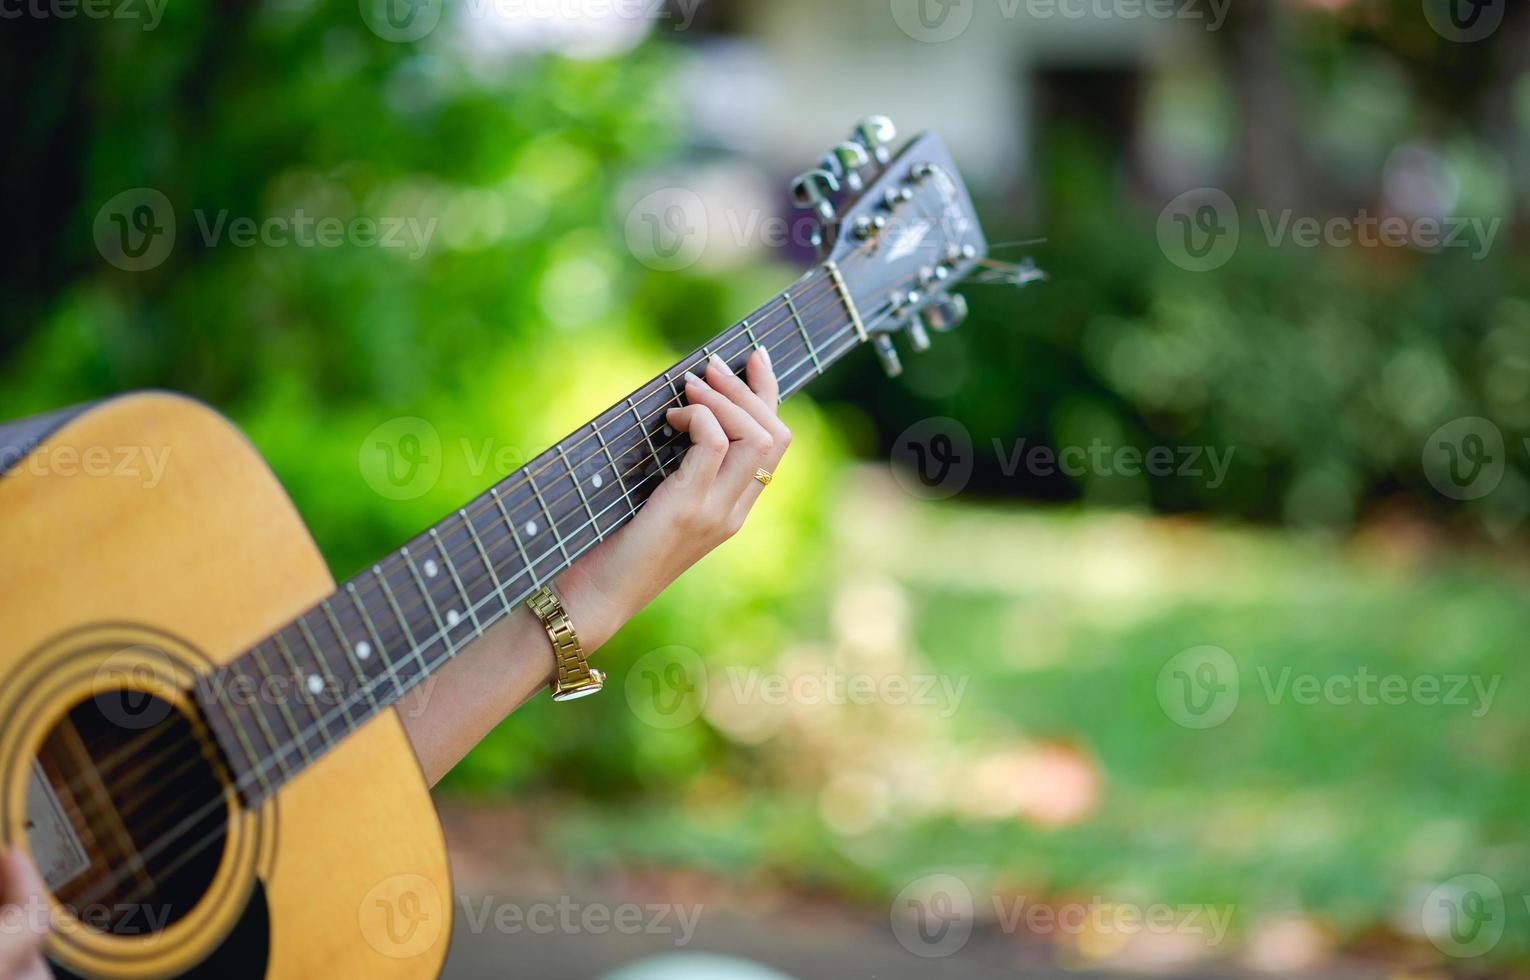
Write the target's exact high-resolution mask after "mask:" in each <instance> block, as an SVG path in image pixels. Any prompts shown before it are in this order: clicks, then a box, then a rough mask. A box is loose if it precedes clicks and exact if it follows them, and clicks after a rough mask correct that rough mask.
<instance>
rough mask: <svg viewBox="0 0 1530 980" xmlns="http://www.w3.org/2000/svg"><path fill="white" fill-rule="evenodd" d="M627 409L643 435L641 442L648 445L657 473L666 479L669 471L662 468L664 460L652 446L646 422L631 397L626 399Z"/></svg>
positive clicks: (656, 448) (651, 438)
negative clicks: (630, 411) (630, 410)
mask: <svg viewBox="0 0 1530 980" xmlns="http://www.w3.org/2000/svg"><path fill="white" fill-rule="evenodd" d="M627 407H628V408H630V409H632V417H633V418H635V419H637V428H638V431H639V432H641V433H643V441H644V442H646V443H648V455H650V456H652V457H653V461H654V463H655V464H656V465H657V466H658V467H659V472H660V473H661V474H663V475H664V476H666V477H668V476H669V470H666V469H665V468H664V460H662V459H660V458H659V450H658V447H656V446H655V445H654V444H653V436H652V435H651V434H649V432H648V421H647V420H646V419H644V418H643V413H642V412H639V411H638V407H637V405H636V404H635V403H634V402H633V401H632V399H631V397H628V399H627Z"/></svg>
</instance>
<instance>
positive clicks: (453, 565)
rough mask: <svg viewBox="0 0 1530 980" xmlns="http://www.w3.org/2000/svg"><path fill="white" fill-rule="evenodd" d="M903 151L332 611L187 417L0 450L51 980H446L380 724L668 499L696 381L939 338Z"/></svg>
mask: <svg viewBox="0 0 1530 980" xmlns="http://www.w3.org/2000/svg"><path fill="white" fill-rule="evenodd" d="M893 138H894V133H893V130H892V126H891V124H890V123H889V122H888V121H887V120H886V119H885V118H882V117H872V118H870V119H868V120H866V121H865V122H863V123H862V124H861V125H860V126H859V127H857V129H856V132H855V136H854V139H853V140H852V141H849V142H845V143H842V144H840V145H838V146H836V147H835V148H834V149H833V151H831V152H830V153H829V154H828V155H827V156H826V157H825V158H824V160H823V163H822V165H821V167H820V168H819V169H815V170H811V171H809V172H808V173H805V174H803V175H802V176H801V177H799V178H798V179H797V181H796V182H795V184H794V186H793V193H794V197H795V199H796V201H797V203H798V204H799V205H801V206H803V207H805V208H807V209H810V210H811V211H812V212H814V213H815V214H816V216H817V217H818V218H820V219H821V221H817V222H815V227H817V228H818V233H817V235H816V236H815V237H816V239H817V241H818V243H819V245H820V255H819V259H818V261H817V263H816V265H814V266H813V267H812V268H811V270H810V271H809V272H807V273H806V274H805V275H804V276H802V278H801V279H799V280H798V281H797V282H795V283H794V284H793V285H792V286H791V288H790V289H788V290H786V291H784V292H782V293H780V294H779V295H777V296H775V297H773V298H772V299H771V300H770V301H769V302H767V303H765V304H764V305H763V306H761V307H760V308H759V309H757V310H755V311H754V312H752V313H750V314H749V315H748V316H747V317H745V318H744V319H742V320H740V321H738V322H737V323H735V324H733V325H732V326H730V327H728V328H727V329H726V330H723V331H722V332H721V333H719V334H718V335H717V336H715V337H714V338H713V339H712V340H710V341H709V342H708V343H706V344H705V345H703V346H702V347H701V348H699V349H698V350H695V351H692V352H691V353H690V354H688V355H687V356H686V357H684V358H683V359H681V360H680V362H679V363H677V364H675V365H674V366H673V367H671V368H669V369H668V370H666V371H664V372H663V373H662V374H660V375H658V377H656V378H654V379H653V380H651V381H649V382H648V383H647V384H645V385H643V386H642V387H640V388H638V389H637V390H636V391H634V392H633V393H632V394H631V395H630V396H628V397H627V398H624V399H622V400H621V401H620V402H618V403H617V404H615V405H612V406H611V407H610V408H608V409H606V410H605V411H604V412H601V413H600V415H598V416H597V417H596V418H594V419H593V420H591V421H590V422H588V423H587V424H585V425H584V426H582V427H581V428H579V429H578V430H576V431H575V432H574V433H573V434H572V435H570V436H569V437H568V438H566V439H564V440H563V441H561V442H559V443H558V444H557V445H555V446H553V447H552V448H551V449H549V450H548V451H547V452H546V453H544V454H542V455H541V456H539V457H538V458H537V459H535V460H533V461H532V462H531V463H529V464H528V465H527V466H525V467H524V468H522V469H521V470H519V471H517V472H515V473H513V474H511V475H510V476H509V477H507V478H506V479H504V480H503V481H501V482H499V483H498V484H496V485H495V486H493V487H490V488H489V489H488V490H487V491H486V492H485V493H483V494H482V495H481V496H479V497H478V498H477V499H475V500H472V501H471V502H469V503H467V504H466V505H465V506H463V507H462V508H461V509H459V510H457V511H456V512H454V513H452V514H449V515H447V516H446V518H445V519H444V520H442V521H441V522H440V523H438V524H436V525H435V526H433V527H431V528H429V529H428V530H426V531H425V532H424V533H422V534H420V535H419V536H417V537H416V538H415V539H414V540H412V541H410V542H409V543H408V544H407V545H406V546H404V547H401V548H399V549H398V550H397V551H396V552H394V553H392V554H390V555H388V556H386V557H384V558H382V559H380V560H379V561H378V562H377V563H376V564H374V565H371V566H369V567H368V568H366V569H365V570H363V571H362V572H361V573H360V574H359V575H357V576H356V577H355V578H352V579H351V580H349V581H347V582H345V583H343V584H342V585H340V586H338V587H337V586H336V585H335V583H334V581H333V580H332V579H331V577H330V575H329V572H328V571H327V569H326V567H325V563H324V560H323V559H322V558H321V557H320V555H319V553H318V550H317V549H316V547H315V546H314V543H313V540H312V539H311V538H310V536H309V534H308V532H307V530H306V529H305V528H304V525H303V521H302V519H301V518H300V517H299V516H298V514H297V512H296V511H295V510H294V508H293V505H292V503H291V502H290V501H289V500H288V498H287V496H286V494H285V493H284V492H283V490H282V488H281V486H280V485H279V484H278V483H277V481H276V479H275V477H274V476H273V475H272V473H271V471H270V470H269V469H268V468H267V467H266V465H265V463H264V462H263V461H262V460H261V458H260V456H259V455H258V454H257V453H256V452H255V450H254V449H253V448H252V447H251V446H250V444H249V443H248V442H246V441H245V440H244V438H243V437H242V436H241V435H240V434H239V432H238V431H236V430H235V429H234V428H233V427H232V426H231V425H230V424H229V423H228V422H227V421H226V420H224V419H223V418H222V417H221V416H219V415H218V414H216V413H215V412H213V411H212V410H210V409H208V408H207V407H205V406H203V405H200V404H198V403H196V402H194V401H191V400H189V399H187V398H184V397H181V396H177V395H173V394H166V393H159V392H148V393H137V394H128V395H124V396H121V397H116V398H111V399H109V400H106V401H102V402H97V403H94V404H91V405H87V406H84V407H77V408H72V409H68V410H65V411H60V412H56V413H53V414H49V415H45V416H40V417H36V418H32V419H28V420H24V421H21V422H16V423H12V424H10V425H7V426H3V427H0V467H3V475H0V547H3V549H4V552H5V555H6V561H5V562H4V563H0V836H3V839H4V841H5V842H6V843H7V844H8V845H12V846H20V847H21V848H22V849H23V850H24V851H25V852H26V853H27V854H28V855H29V856H30V857H31V858H32V859H33V861H34V862H35V863H36V865H37V866H38V868H39V870H40V872H41V874H42V876H43V878H44V881H45V882H46V885H47V888H48V890H49V895H48V898H47V901H48V904H49V907H50V908H49V912H50V914H51V916H52V920H51V921H52V924H53V934H52V938H51V940H50V944H49V949H48V956H49V959H50V961H51V963H52V965H53V966H54V968H55V970H56V971H57V972H58V973H59V974H60V975H64V976H70V975H78V976H87V977H114V978H116V977H121V978H137V977H169V976H181V975H205V976H214V977H232V976H275V977H310V976H358V977H389V976H405V975H408V976H424V975H434V974H436V973H437V972H439V970H440V967H441V964H442V961H443V959H444V958H445V955H446V948H447V944H448V940H449V937H450V932H451V906H452V900H451V895H452V883H451V877H450V874H449V870H448V866H447V855H446V849H445V846H444V844H443V840H442V834H441V829H440V825H439V823H438V821H437V818H436V814H435V810H434V808H433V807H432V805H431V798H430V794H429V792H428V788H427V786H426V782H425V780H424V778H423V776H422V774H421V772H420V770H419V767H418V764H417V763H416V761H415V756H414V753H413V751H412V750H411V747H410V743H409V742H408V741H407V739H406V737H405V733H404V730H403V728H402V726H401V725H400V722H399V720H398V717H397V715H396V713H395V710H394V708H393V707H392V705H393V704H394V703H395V702H396V701H397V700H398V699H399V698H400V697H401V696H402V695H403V694H404V693H405V692H407V691H409V690H410V689H411V688H412V687H414V686H415V685H417V684H419V683H421V681H422V680H423V679H425V678H426V677H427V676H428V675H429V674H430V673H431V671H433V670H435V669H436V668H438V667H440V666H441V665H442V664H444V663H446V662H447V661H449V660H450V659H451V658H452V656H453V655H454V654H455V653H456V651H458V650H460V649H461V648H463V647H464V646H465V645H467V644H468V643H469V642H470V641H471V640H473V639H474V638H475V637H476V636H478V635H479V634H480V633H482V632H483V631H484V630H485V629H487V628H488V626H489V625H490V624H491V623H493V622H494V621H495V620H497V619H498V618H499V617H501V616H504V615H506V614H507V613H508V612H509V611H511V610H514V609H515V608H516V607H517V606H518V604H520V603H521V602H523V601H524V600H525V599H526V598H527V597H528V596H529V595H530V594H531V593H532V592H533V591H534V589H535V588H536V587H537V586H538V585H539V584H540V583H543V582H547V581H549V580H551V579H552V578H553V577H554V576H555V575H556V574H557V573H558V572H559V571H560V570H562V569H564V568H565V567H566V566H568V565H569V564H570V563H571V562H573V561H574V560H575V559H577V558H578V557H579V556H580V555H581V554H583V553H584V552H585V551H587V550H588V549H589V548H591V547H592V546H593V545H594V544H595V543H596V542H598V541H600V540H602V539H603V538H605V537H606V536H607V535H609V534H611V533H613V532H614V531H616V530H617V529H619V528H621V527H622V526H623V525H624V524H625V523H626V522H627V521H628V520H629V519H630V518H631V517H632V516H633V515H634V514H635V513H636V512H637V510H638V508H640V507H641V506H643V503H644V501H645V500H646V499H647V498H648V496H649V494H650V493H651V492H652V491H653V490H654V489H655V487H656V486H657V485H658V484H659V482H660V481H661V480H662V479H663V478H664V477H665V476H666V475H667V474H669V473H671V472H673V471H674V470H675V468H676V466H677V465H678V463H679V460H680V457H681V456H682V455H683V454H684V453H685V451H686V447H687V445H688V443H687V440H686V439H685V438H684V437H683V436H681V435H679V434H677V433H675V432H673V431H672V430H670V429H668V428H667V427H666V426H665V424H664V413H665V410H666V409H668V408H671V407H674V406H675V405H677V404H679V403H681V402H682V400H683V395H682V384H683V382H682V375H683V373H684V372H685V371H686V370H688V369H692V368H694V369H696V370H698V371H699V370H701V368H702V366H703V364H704V362H705V360H706V358H707V357H708V356H709V355H711V354H713V353H716V354H718V355H720V356H721V357H722V358H723V359H724V360H725V361H726V362H727V363H728V364H730V365H733V366H734V368H735V370H739V371H741V370H742V366H743V363H744V359H745V358H746V357H747V355H748V354H749V352H750V351H751V350H752V349H753V348H754V347H755V346H756V345H763V346H765V347H766V348H768V349H769V351H770V355H771V361H772V363H773V364H774V365H775V366H776V370H777V374H778V377H779V379H780V383H781V391H782V397H783V398H785V397H786V396H787V395H789V394H791V393H793V392H796V391H798V390H799V389H801V388H802V387H803V386H805V385H806V384H807V383H808V382H809V381H811V380H812V379H814V378H816V377H818V376H819V375H821V374H822V373H823V372H825V371H827V370H828V369H829V368H830V367H831V366H832V365H833V364H834V363H835V362H836V361H838V360H839V359H840V358H842V357H844V356H845V355H847V354H849V353H850V352H851V351H852V350H855V349H856V348H857V347H860V346H861V345H863V344H869V345H871V346H873V347H874V348H875V350H876V352H877V354H878V355H879V356H880V357H881V359H882V361H883V363H884V366H885V367H886V368H887V369H888V370H889V371H891V372H894V373H896V371H897V370H898V360H897V352H896V350H895V348H894V346H893V343H892V335H893V334H896V333H904V334H906V335H907V339H908V341H909V342H910V344H911V345H912V347H913V348H914V349H915V350H921V349H923V348H925V347H927V346H928V345H929V343H930V337H929V333H928V330H927V328H928V329H933V330H936V331H943V330H949V329H951V328H952V327H954V326H956V324H957V323H958V322H959V321H960V320H961V319H962V317H963V315H964V314H965V305H964V303H963V302H962V300H961V299H960V297H958V296H956V295H955V294H952V293H949V292H948V290H949V288H950V287H951V286H952V285H953V284H954V283H956V282H958V281H959V280H961V279H962V278H963V277H964V276H966V275H967V274H968V273H970V272H971V271H972V270H973V269H974V268H975V267H976V266H977V265H979V264H980V263H982V262H983V260H984V257H985V255H986V248H987V247H986V243H985V242H984V239H983V235H982V232H981V230H980V228H979V226H978V223H977V220H976V218H975V216H974V213H973V208H972V202H971V200H970V199H969V197H968V194H967V191H966V189H965V188H964V186H963V185H962V182H961V180H960V179H959V177H958V175H957V170H956V167H955V166H954V164H953V163H952V161H951V159H950V157H949V156H948V154H947V152H946V150H945V148H944V147H943V146H942V144H941V143H940V141H939V140H938V139H937V138H936V137H934V136H932V135H923V136H920V137H918V138H916V139H914V140H913V141H912V142H911V143H910V144H909V145H907V146H906V147H905V148H903V150H902V151H901V152H899V153H898V154H897V155H896V156H894V155H893V154H892V152H891V141H892V140H893ZM129 446H134V447H152V448H153V450H154V451H155V454H156V460H157V462H159V463H160V464H161V466H162V471H159V472H156V474H155V476H156V478H155V479H153V480H145V479H143V478H142V472H143V467H142V466H138V467H125V466H124V465H123V463H124V462H125V460H123V459H122V452H121V447H129ZM124 470H127V471H130V472H132V473H134V474H137V475H134V476H122V475H119V474H121V473H122V472H123V471H124Z"/></svg>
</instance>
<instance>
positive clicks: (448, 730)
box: [398, 350, 791, 784]
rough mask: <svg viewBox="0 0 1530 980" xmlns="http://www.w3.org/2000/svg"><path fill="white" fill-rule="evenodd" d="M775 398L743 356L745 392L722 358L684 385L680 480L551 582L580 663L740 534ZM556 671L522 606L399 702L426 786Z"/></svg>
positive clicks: (677, 414) (778, 440)
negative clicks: (686, 446) (687, 443)
mask: <svg viewBox="0 0 1530 980" xmlns="http://www.w3.org/2000/svg"><path fill="white" fill-rule="evenodd" d="M777 392H778V389H777V386H776V380H775V376H774V374H773V373H772V372H771V370H770V361H769V358H768V356H767V355H766V354H765V353H764V351H763V350H762V351H758V352H756V353H755V354H754V355H753V356H751V358H750V359H749V384H748V385H746V384H745V383H744V382H743V381H741V380H739V379H738V378H737V377H735V376H734V375H733V373H732V372H731V371H729V370H728V368H727V366H726V365H724V364H723V363H722V362H721V361H714V363H712V364H710V365H709V366H708V370H707V379H706V380H705V381H703V380H702V379H700V378H697V377H694V376H688V381H687V385H686V394H687V396H688V397H689V399H690V402H691V404H689V405H687V406H685V407H684V408H679V409H673V410H671V411H670V412H669V414H668V416H667V419H668V421H669V424H670V425H672V426H673V427H674V428H675V429H676V430H678V431H681V432H685V433H686V434H687V435H688V436H689V437H690V439H691V441H692V448H691V449H690V450H689V451H688V452H687V454H686V457H685V460H684V462H683V463H682V465H681V468H680V470H679V472H677V473H673V474H671V475H670V476H669V477H668V478H667V479H666V480H665V481H664V482H663V483H662V484H661V485H660V486H659V488H658V490H657V491H655V493H654V494H653V496H652V497H651V498H650V499H649V500H648V502H647V503H646V504H645V505H644V507H643V508H642V510H640V511H639V512H638V514H637V516H636V517H634V518H633V519H632V521H631V522H630V523H628V524H627V525H626V526H625V527H623V528H622V529H621V530H619V531H617V532H616V533H615V534H614V535H612V536H611V537H609V538H607V539H606V540H605V541H603V542H601V544H599V545H598V546H596V547H595V548H594V549H592V550H591V551H590V552H589V553H588V554H586V555H584V556H582V557H581V558H580V559H579V560H578V561H576V562H575V563H574V564H573V565H572V566H571V567H570V568H569V569H568V570H567V571H566V572H564V573H563V574H562V575H560V576H559V577H558V579H557V581H556V582H555V583H554V584H553V587H554V589H555V591H557V593H558V595H559V598H560V599H562V601H563V608H564V611H565V612H567V613H568V617H569V621H570V622H571V623H572V624H573V627H574V630H575V632H576V633H577V634H578V637H579V642H580V645H581V646H582V647H583V648H584V652H585V653H586V655H588V654H592V653H594V652H595V651H596V650H597V649H599V648H600V647H601V646H602V645H603V644H604V643H605V642H606V641H607V640H609V639H610V638H611V636H612V634H614V633H615V632H616V631H617V630H618V629H620V628H621V627H622V625H623V624H624V623H626V622H627V620H628V619H630V618H631V617H632V616H633V615H634V614H635V613H636V612H637V611H638V610H639V609H642V608H643V607H644V606H646V605H647V604H648V603H649V602H651V601H652V600H653V598H654V597H655V596H657V595H658V594H659V593H660V592H661V591H663V590H664V589H665V588H666V587H667V586H668V585H669V584H670V583H671V582H673V581H674V580H675V579H676V578H678V577H679V575H680V574H681V573H682V572H684V571H685V570H686V569H687V568H689V567H691V565H693V564H695V562H696V561H697V560H698V559H699V558H701V556H702V555H704V554H706V553H707V552H708V551H710V550H711V549H712V548H714V547H716V546H717V545H718V544H720V543H721V542H722V541H724V540H726V539H727V538H728V537H730V536H732V535H733V533H734V532H736V531H737V530H738V528H739V526H740V525H741V524H742V523H743V520H744V517H745V515H747V514H748V512H749V509H750V507H751V506H752V505H753V504H754V502H755V500H756V499H757V498H758V496H759V493H760V491H761V490H762V489H763V487H764V481H762V480H759V479H758V478H757V477H756V474H757V473H759V472H760V471H761V469H762V467H774V466H775V465H776V464H777V463H778V462H779V461H780V459H781V455H782V454H783V453H784V452H785V451H786V447H787V445H788V444H789V442H790V441H791V433H790V432H788V431H787V430H786V427H785V426H783V425H781V423H780V420H779V419H778V418H776V416H775V406H776V404H777ZM765 472H767V473H768V472H769V470H768V469H766V470H765ZM553 668H554V657H553V649H552V643H551V641H550V640H549V639H548V636H547V632H546V631H545V630H544V628H543V626H542V624H541V623H540V622H539V621H538V620H537V618H536V617H535V616H534V615H533V614H532V612H531V610H529V609H527V608H525V607H521V608H519V609H516V610H514V611H513V612H511V613H510V614H509V615H507V616H506V617H505V618H503V619H501V620H500V621H499V622H498V623H495V624H494V625H493V626H492V627H490V628H489V629H488V630H487V631H485V633H484V635H483V636H481V637H479V638H478V639H477V640H475V641H473V642H472V643H470V644H468V646H467V647H465V648H464V649H463V650H462V651H460V652H459V653H458V654H457V655H456V656H455V657H454V658H453V659H452V660H451V662H449V663H447V664H445V665H443V666H442V667H441V668H440V669H438V670H436V671H435V672H433V673H432V674H431V676H430V677H429V678H427V679H426V680H425V681H424V683H422V684H421V685H420V686H419V687H417V688H415V689H414V690H412V691H410V692H409V693H408V694H407V695H405V696H404V698H403V699H402V700H400V702H399V706H398V707H399V714H400V716H401V718H402V719H403V722H404V730H405V731H406V732H407V733H408V735H409V739H410V741H411V742H412V743H413V744H414V750H415V753H416V754H417V755H418V756H419V759H420V765H421V767H422V768H423V769H424V770H425V775H426V777H427V778H428V779H429V780H430V782H431V783H432V784H434V783H436V782H437V781H438V780H440V778H441V777H442V776H444V775H446V773H447V772H448V771H449V770H450V769H451V767H452V766H454V765H456V764H457V762H458V761H460V760H461V759H462V757H463V756H464V755H466V754H467V753H468V750H469V749H471V748H472V747H473V746H474V745H476V744H477V743H478V741H479V740H480V739H482V738H483V737H484V736H485V735H487V734H488V733H489V731H490V730H492V729H493V728H494V726H495V725H497V724H499V722H500V721H501V720H502V719H504V717H505V716H506V715H508V714H509V713H510V712H512V711H514V710H515V709H516V708H518V707H520V706H521V705H522V704H524V703H526V701H528V700H529V699H530V698H532V697H533V696H535V695H536V694H537V693H538V692H540V691H542V690H544V689H545V688H546V687H547V684H548V682H549V681H550V680H551V678H552V675H553Z"/></svg>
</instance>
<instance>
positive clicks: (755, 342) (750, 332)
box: [742, 317, 760, 347]
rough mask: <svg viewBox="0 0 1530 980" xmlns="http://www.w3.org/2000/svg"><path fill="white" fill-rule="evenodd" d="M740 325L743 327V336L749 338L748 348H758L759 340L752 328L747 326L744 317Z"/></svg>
mask: <svg viewBox="0 0 1530 980" xmlns="http://www.w3.org/2000/svg"><path fill="white" fill-rule="evenodd" d="M742 323H743V325H744V335H745V336H747V337H748V338H749V344H750V346H751V347H758V346H760V339H759V338H758V337H756V336H755V335H754V328H752V327H750V326H749V318H748V317H745V318H744V319H743V321H742Z"/></svg>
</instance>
